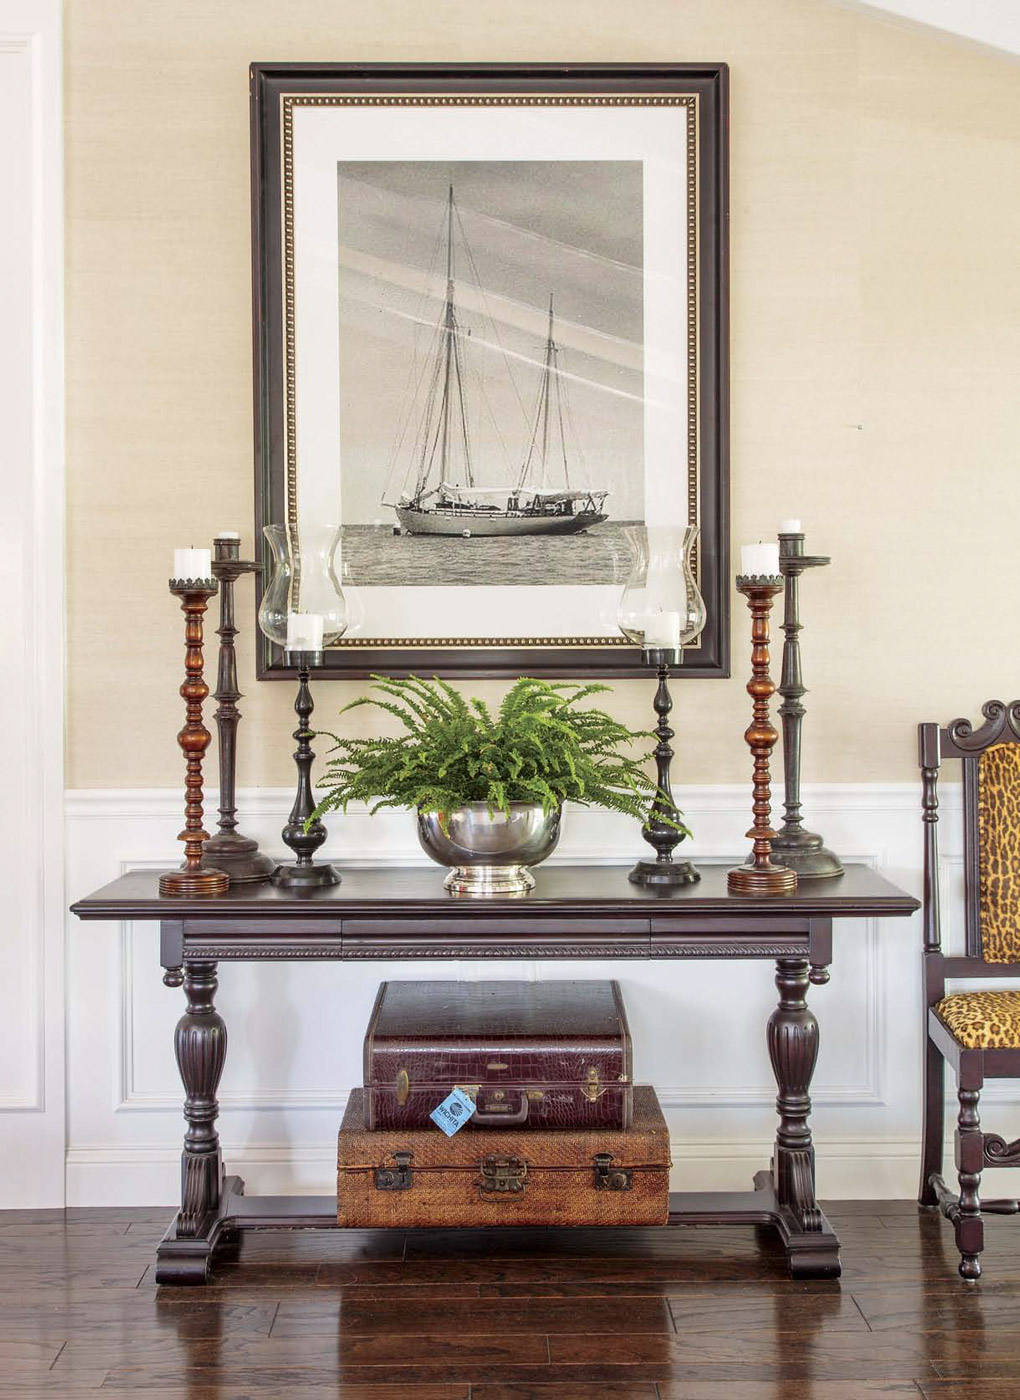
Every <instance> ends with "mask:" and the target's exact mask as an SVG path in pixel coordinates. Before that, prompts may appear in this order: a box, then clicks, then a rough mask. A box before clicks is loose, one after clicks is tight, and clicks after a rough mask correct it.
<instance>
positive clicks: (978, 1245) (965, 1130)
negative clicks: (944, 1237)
mask: <svg viewBox="0 0 1020 1400" xmlns="http://www.w3.org/2000/svg"><path fill="white" fill-rule="evenodd" d="M956 1096H957V1098H958V1099H959V1101H960V1111H959V1113H958V1115H957V1119H956V1123H957V1127H956V1171H957V1174H958V1176H959V1179H960V1201H959V1206H958V1209H957V1212H956V1219H955V1226H956V1247H957V1249H958V1250H959V1251H960V1277H961V1278H964V1279H967V1280H968V1282H975V1281H976V1280H977V1279H979V1278H980V1277H981V1257H980V1256H981V1251H982V1249H983V1248H984V1243H985V1224H984V1221H983V1220H982V1218H981V1197H980V1194H979V1190H980V1186H981V1168H982V1166H983V1165H984V1138H983V1136H982V1133H981V1118H980V1115H979V1113H978V1101H979V1099H980V1097H981V1090H980V1089H963V1088H959V1089H957V1091H956Z"/></svg>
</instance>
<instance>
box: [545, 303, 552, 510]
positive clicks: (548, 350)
mask: <svg viewBox="0 0 1020 1400" xmlns="http://www.w3.org/2000/svg"><path fill="white" fill-rule="evenodd" d="M552 362H553V299H552V292H550V293H549V330H548V333H547V335H546V338H545V365H544V367H543V369H542V486H543V489H545V488H548V485H549V393H550V389H551V387H552V386H551V380H552Z"/></svg>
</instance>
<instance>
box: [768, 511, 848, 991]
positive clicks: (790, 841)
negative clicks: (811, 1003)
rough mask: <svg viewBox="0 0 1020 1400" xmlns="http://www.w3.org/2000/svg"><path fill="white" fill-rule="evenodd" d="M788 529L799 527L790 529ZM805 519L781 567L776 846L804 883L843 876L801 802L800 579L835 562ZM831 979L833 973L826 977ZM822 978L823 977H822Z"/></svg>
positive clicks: (789, 534)
mask: <svg viewBox="0 0 1020 1400" xmlns="http://www.w3.org/2000/svg"><path fill="white" fill-rule="evenodd" d="M787 525H796V526H798V529H797V530H793V531H788V530H787V529H786V526H787ZM799 526H800V521H799V520H786V521H784V522H783V525H782V526H781V527H780V531H781V533H780V536H779V555H780V558H779V569H780V572H781V573H782V575H783V579H784V582H785V590H784V602H785V607H784V612H783V635H784V638H785V640H784V642H783V670H782V679H781V680H780V682H779V694H780V695H781V696H782V704H781V705H780V706H779V714H780V716H781V718H782V722H783V772H784V776H785V783H786V790H785V794H784V797H785V801H784V811H785V815H784V820H783V825H782V827H781V828H780V830H779V833H778V835H777V836H776V837H775V839H774V840H773V842H772V851H773V854H774V855H775V856H776V859H777V860H779V861H781V862H782V864H783V865H785V866H788V867H789V869H791V870H796V872H797V874H798V876H799V877H800V879H802V880H823V879H831V878H832V877H833V876H835V875H842V873H843V865H842V862H841V861H840V859H839V857H838V856H837V855H835V854H834V853H833V852H832V851H830V850H829V849H828V848H827V847H826V846H825V845H823V843H822V838H821V837H820V836H819V835H817V833H815V832H813V831H805V829H804V821H803V818H802V816H801V811H800V807H801V803H800V758H801V746H800V736H801V726H802V724H803V721H804V715H805V713H806V711H805V709H804V705H803V698H804V696H805V695H806V694H807V691H806V689H805V686H804V680H803V676H802V674H801V665H800V630H801V627H800V592H799V588H800V576H801V574H802V573H804V571H805V570H806V569H817V568H822V567H823V566H824V565H826V564H828V563H829V559H828V556H827V555H821V554H815V555H807V554H805V553H804V536H803V534H802V533H801V532H800V529H799ZM826 976H827V974H826ZM816 980H817V979H816Z"/></svg>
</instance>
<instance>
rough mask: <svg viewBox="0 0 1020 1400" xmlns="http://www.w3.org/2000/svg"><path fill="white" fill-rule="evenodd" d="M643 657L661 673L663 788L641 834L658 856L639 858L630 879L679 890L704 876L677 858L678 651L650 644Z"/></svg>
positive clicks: (658, 750)
mask: <svg viewBox="0 0 1020 1400" xmlns="http://www.w3.org/2000/svg"><path fill="white" fill-rule="evenodd" d="M643 656H644V660H645V662H646V663H647V664H648V665H649V666H654V667H655V668H656V670H657V672H658V675H659V685H658V689H657V690H656V692H655V701H654V704H655V713H656V715H657V716H658V724H656V726H655V733H656V735H657V736H658V741H659V742H658V743H657V744H656V746H655V767H656V774H657V783H658V788H659V790H658V792H657V793H656V795H655V801H654V802H653V803H652V808H651V811H650V812H649V814H648V822H647V824H646V825H645V827H644V829H643V831H642V833H641V834H642V836H643V837H644V838H645V840H646V841H647V842H648V844H649V845H650V846H653V847H654V848H655V851H656V857H655V859H654V860H639V861H638V863H637V865H635V867H634V869H633V870H632V871H631V872H630V875H629V876H628V877H627V878H628V879H629V880H630V882H631V883H632V884H634V885H648V886H651V887H652V888H658V889H675V888H677V887H678V886H680V885H694V884H697V882H698V881H699V880H700V879H701V876H700V875H699V874H698V872H697V870H695V868H694V866H693V865H692V864H691V862H690V861H689V860H680V861H675V860H674V859H673V849H674V847H675V846H678V845H679V844H680V842H681V841H682V840H683V837H684V832H683V830H682V829H679V824H680V813H679V811H678V810H677V806H676V803H675V802H674V801H673V790H672V788H671V786H670V775H669V769H670V764H671V763H672V761H673V750H672V748H671V746H670V742H669V741H670V739H672V738H673V730H672V729H670V727H669V723H668V716H669V712H670V710H672V708H673V700H672V697H671V696H670V693H669V685H668V683H667V682H668V681H669V668H670V664H671V663H675V661H676V659H677V653H676V652H675V651H671V650H660V649H658V648H651V647H646V648H645V650H644V652H643ZM674 823H675V824H674Z"/></svg>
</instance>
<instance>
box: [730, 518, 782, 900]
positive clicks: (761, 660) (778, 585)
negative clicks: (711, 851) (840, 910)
mask: <svg viewBox="0 0 1020 1400" xmlns="http://www.w3.org/2000/svg"><path fill="white" fill-rule="evenodd" d="M775 548H776V551H777V554H778V548H779V547H778V545H777V546H775ZM782 587H783V583H782V579H780V578H778V577H776V578H770V577H764V578H762V577H751V578H749V577H745V576H743V575H742V576H741V577H739V578H738V579H737V589H738V591H739V592H741V593H743V595H744V597H745V598H746V599H747V603H748V607H749V608H750V611H751V679H750V680H749V681H748V683H747V693H748V695H750V696H751V699H752V701H753V702H754V717H753V719H752V720H751V724H750V726H749V728H748V729H747V730H746V731H745V733H744V738H745V739H746V740H747V744H748V747H749V748H750V750H751V752H752V754H753V755H754V802H753V811H754V822H753V825H752V826H751V830H750V831H749V832H748V833H747V835H748V836H749V837H751V838H753V841H754V846H753V850H752V857H751V864H750V865H740V866H737V868H736V869H735V870H731V871H730V872H729V875H728V877H727V887H728V889H729V891H730V893H731V894H745V895H770V894H790V893H792V891H793V890H795V889H796V888H797V876H796V874H795V873H794V871H792V870H786V869H784V868H782V867H780V866H777V865H773V864H772V859H771V849H772V838H773V837H774V836H775V834H776V833H775V832H774V831H773V830H772V823H771V820H770V818H771V810H772V809H771V795H772V790H771V785H770V784H771V779H770V776H769V756H770V754H771V753H772V750H773V748H774V746H775V742H776V740H777V739H778V738H779V735H778V733H777V732H776V730H775V729H774V728H773V726H772V723H771V721H770V719H769V700H770V699H771V698H772V696H773V695H774V694H775V689H776V687H775V685H774V683H773V681H772V677H771V676H770V675H769V613H770V612H771V611H772V600H773V598H774V597H775V596H776V594H777V593H779V592H781V590H782Z"/></svg>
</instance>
